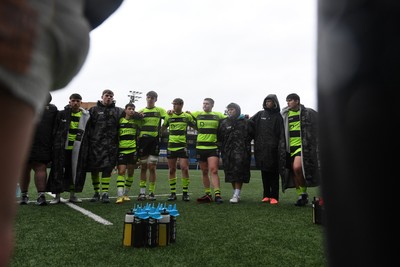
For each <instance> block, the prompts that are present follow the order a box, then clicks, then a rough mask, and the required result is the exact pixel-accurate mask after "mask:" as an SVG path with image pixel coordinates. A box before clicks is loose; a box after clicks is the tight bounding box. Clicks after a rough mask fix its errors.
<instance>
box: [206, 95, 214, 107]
mask: <svg viewBox="0 0 400 267" xmlns="http://www.w3.org/2000/svg"><path fill="white" fill-rule="evenodd" d="M204 101H208V102H210V103H211V105H213V106H214V99H212V98H209V97H206V98H204Z"/></svg>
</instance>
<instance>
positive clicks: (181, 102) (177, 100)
mask: <svg viewBox="0 0 400 267" xmlns="http://www.w3.org/2000/svg"><path fill="white" fill-rule="evenodd" d="M172 104H178V105H183V99H182V98H175V99H174V100H172Z"/></svg>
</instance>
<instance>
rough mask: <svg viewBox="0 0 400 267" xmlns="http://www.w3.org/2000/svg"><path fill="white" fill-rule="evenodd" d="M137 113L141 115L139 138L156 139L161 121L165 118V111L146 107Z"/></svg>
mask: <svg viewBox="0 0 400 267" xmlns="http://www.w3.org/2000/svg"><path fill="white" fill-rule="evenodd" d="M138 112H139V113H142V114H143V119H142V120H141V121H140V134H139V137H142V136H144V135H147V136H152V137H158V136H159V133H160V128H161V119H164V118H165V117H166V116H167V111H166V110H165V109H163V108H160V107H153V108H147V107H146V108H142V109H141V110H139V111H138Z"/></svg>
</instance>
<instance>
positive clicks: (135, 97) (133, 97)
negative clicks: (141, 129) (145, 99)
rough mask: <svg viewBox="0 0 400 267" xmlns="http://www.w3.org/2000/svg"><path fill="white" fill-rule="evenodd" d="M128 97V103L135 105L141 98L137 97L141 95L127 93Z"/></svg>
mask: <svg viewBox="0 0 400 267" xmlns="http://www.w3.org/2000/svg"><path fill="white" fill-rule="evenodd" d="M129 93H130V94H129V95H128V97H129V103H132V104H133V103H135V102H136V101H137V100H138V99H139V98H142V97H141V96H139V95H141V94H142V92H139V91H129Z"/></svg>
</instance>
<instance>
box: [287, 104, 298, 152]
mask: <svg viewBox="0 0 400 267" xmlns="http://www.w3.org/2000/svg"><path fill="white" fill-rule="evenodd" d="M288 121H289V144H290V156H293V155H295V154H296V153H298V152H301V134H300V110H298V111H292V110H289V113H288Z"/></svg>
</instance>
